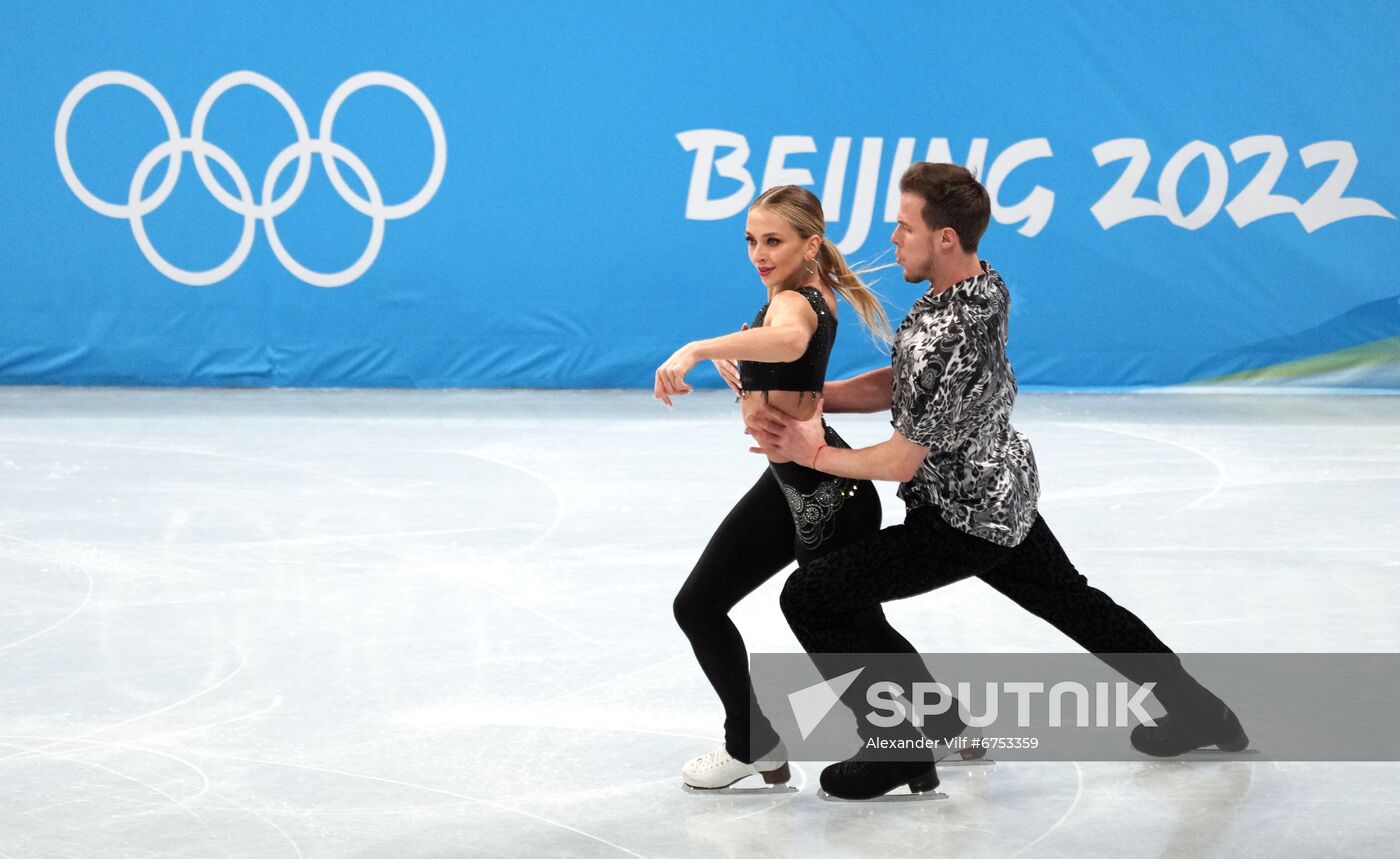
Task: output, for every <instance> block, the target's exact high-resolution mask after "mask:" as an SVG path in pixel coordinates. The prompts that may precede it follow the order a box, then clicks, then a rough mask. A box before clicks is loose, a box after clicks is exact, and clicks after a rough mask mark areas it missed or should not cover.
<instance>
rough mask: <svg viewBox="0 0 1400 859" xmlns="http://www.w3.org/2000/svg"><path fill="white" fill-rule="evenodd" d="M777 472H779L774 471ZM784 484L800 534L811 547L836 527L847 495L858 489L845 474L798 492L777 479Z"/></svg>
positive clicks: (784, 492) (822, 540)
mask: <svg viewBox="0 0 1400 859" xmlns="http://www.w3.org/2000/svg"><path fill="white" fill-rule="evenodd" d="M775 476H776V475H775ZM778 482H779V483H780V484H782V487H783V496H784V497H786V498H787V503H788V508H789V509H791V510H792V521H793V522H794V523H795V524H796V525H797V537H798V539H799V540H801V541H802V545H803V546H806V547H807V548H808V549H815V548H816V547H817V546H820V545H821V544H822V543H823V542H825V541H826V540H827V539H829V538H830V537H831V535H832V534H833V533H835V531H836V514H837V513H839V512H840V510H841V507H842V505H844V504H845V503H846V496H847V495H850V494H852V493H854V492H855V485H854V483H852V481H849V480H846V479H845V478H840V477H837V478H832V479H831V480H823V481H822V482H821V483H818V484H817V487H816V488H815V489H813V490H812V491H811V492H805V493H804V492H798V491H797V490H796V489H794V488H792V487H791V486H788V485H787V484H786V483H783V482H782V481H781V480H779V481H778Z"/></svg>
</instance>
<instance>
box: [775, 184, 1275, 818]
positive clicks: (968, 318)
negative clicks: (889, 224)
mask: <svg viewBox="0 0 1400 859" xmlns="http://www.w3.org/2000/svg"><path fill="white" fill-rule="evenodd" d="M900 191H901V197H900V206H899V221H898V224H897V225H896V227H895V231H894V235H893V236H892V237H891V241H892V242H893V243H894V245H895V248H896V255H895V260H896V262H897V263H898V264H899V265H900V266H901V267H902V268H903V270H904V279H905V280H906V281H908V282H910V283H920V282H922V281H928V282H929V288H928V291H927V292H926V293H925V294H924V295H923V297H922V298H920V299H919V300H918V301H916V302H915V303H914V306H913V308H912V309H911V310H910V311H909V315H908V316H907V317H906V318H905V319H904V321H903V323H902V324H901V325H900V327H899V330H898V331H897V332H896V333H895V341H894V349H893V355H892V366H891V367H887V368H884V369H880V370H874V371H872V372H869V373H865V374H863V375H860V376H857V377H855V378H852V379H847V380H844V381H840V382H833V383H829V384H828V385H827V386H826V390H825V392H824V408H825V410H826V411H830V412H876V411H883V410H884V409H890V411H891V414H892V418H893V420H892V424H893V426H894V433H893V434H892V435H891V436H890V439H889V440H888V441H885V442H882V443H880V444H877V445H874V446H871V447H866V448H860V449H854V450H846V449H838V448H834V447H828V446H827V445H826V444H825V443H824V441H825V440H824V438H823V435H822V431H821V415H820V413H818V415H817V416H815V417H814V418H812V419H811V420H808V421H796V420H792V419H791V418H788V417H787V416H785V415H783V414H781V413H776V412H773V411H765V412H761V413H759V414H757V415H756V416H754V417H753V418H751V420H750V423H749V426H748V430H747V431H748V432H749V433H750V434H752V435H753V436H754V438H755V439H756V440H757V441H758V443H759V445H760V446H759V447H758V448H755V449H754V450H755V451H773V452H776V453H778V454H781V455H782V456H784V457H787V458H789V459H791V460H792V461H794V462H798V463H801V464H803V465H807V466H810V467H812V468H814V469H816V470H818V471H824V472H826V473H828V474H833V475H839V476H843V477H851V478H857V479H871V480H896V481H899V482H900V484H901V485H900V488H899V496H900V497H901V498H902V499H904V502H905V505H906V507H907V512H906V517H905V521H904V524H902V525H895V526H892V527H889V528H885V529H883V530H882V531H881V532H880V533H879V534H878V535H877V536H875V537H872V538H870V539H867V540H864V541H862V542H859V543H856V544H854V545H852V546H848V547H846V548H844V549H841V550H838V551H836V552H832V553H830V554H828V555H826V556H824V557H822V558H820V559H818V560H815V561H812V562H810V563H808V564H806V565H804V566H803V567H801V568H800V569H798V570H797V571H796V572H794V573H793V574H792V576H791V577H790V578H789V579H788V581H787V585H786V586H785V587H784V588H783V593H782V608H783V613H784V614H785V615H786V616H787V619H788V622H789V623H790V624H791V625H792V629H793V631H794V632H795V633H796V635H797V638H798V640H799V641H801V643H802V646H803V647H804V648H806V650H807V651H808V652H809V653H868V652H872V648H871V646H870V645H869V644H868V643H867V642H873V641H876V640H880V641H884V640H887V639H885V638H876V637H875V636H872V635H870V634H869V630H870V629H871V628H872V626H873V625H875V624H878V623H882V622H884V619H883V613H882V612H881V603H883V602H885V601H887V600H893V599H903V598H905V597H910V596H914V595H916V594H921V593H925V592H927V591H931V590H934V589H935V588H939V587H942V586H943V585H946V584H949V583H951V582H955V581H958V580H960V579H964V578H967V577H968V576H977V577H978V578H980V579H981V580H982V581H984V582H986V583H987V584H989V585H991V586H992V587H993V588H995V589H996V590H998V591H1000V592H1001V593H1003V594H1005V595H1006V596H1008V597H1010V598H1011V599H1012V600H1013V601H1014V602H1016V604H1017V605H1020V606H1021V607H1022V608H1025V609H1026V610H1028V611H1030V612H1031V613H1032V614H1034V615H1036V616H1037V617H1040V618H1043V619H1044V620H1046V621H1049V622H1050V623H1051V624H1052V625H1053V626H1054V627H1055V628H1056V629H1058V630H1060V631H1061V632H1063V633H1065V634H1066V635H1068V636H1069V637H1070V638H1072V639H1074V640H1075V641H1076V642H1077V643H1078V644H1080V645H1081V646H1083V647H1084V648H1085V649H1086V650H1089V651H1090V652H1092V653H1095V654H1098V655H1100V657H1101V658H1102V659H1103V660H1104V661H1105V662H1107V663H1108V664H1109V665H1111V666H1112V667H1113V668H1114V669H1115V670H1117V671H1119V672H1120V673H1122V674H1123V675H1124V676H1126V677H1127V678H1128V679H1130V680H1132V681H1134V682H1136V683H1139V684H1143V683H1146V682H1149V681H1153V682H1155V683H1156V686H1155V689H1154V693H1155V694H1156V696H1157V700H1158V701H1159V702H1160V703H1161V704H1162V706H1163V707H1164V708H1165V709H1166V710H1167V716H1166V717H1164V718H1162V719H1159V720H1157V725H1156V726H1155V727H1147V726H1143V725H1139V726H1138V727H1137V728H1135V729H1134V730H1133V733H1132V744H1133V746H1134V747H1135V748H1137V749H1138V750H1139V751H1142V752H1144V753H1146V754H1150V755H1155V756H1161V757H1167V756H1173V755H1179V754H1182V753H1184V752H1187V751H1190V750H1192V749H1195V748H1199V747H1202V746H1208V745H1218V746H1219V747H1220V748H1221V749H1224V750H1227V751H1242V750H1243V749H1244V748H1245V747H1246V746H1247V745H1248V738H1247V737H1246V736H1245V733H1244V730H1243V729H1242V728H1241V726H1240V723H1239V720H1238V719H1237V718H1236V717H1235V714H1234V713H1233V712H1231V710H1230V709H1229V707H1227V706H1226V705H1225V704H1224V703H1223V702H1222V701H1221V700H1220V699H1219V698H1217V697H1215V696H1214V695H1212V694H1211V693H1210V692H1209V691H1207V690H1206V689H1205V688H1203V687H1202V686H1201V685H1200V684H1199V683H1197V682H1196V681H1195V680H1194V679H1193V678H1191V676H1190V675H1188V674H1187V673H1186V671H1185V670H1184V669H1183V668H1182V666H1181V662H1180V660H1179V659H1178V658H1177V657H1176V655H1175V654H1174V653H1172V651H1171V649H1170V648H1168V647H1167V646H1166V645H1165V644H1163V643H1162V641H1161V640H1160V639H1158V638H1157V636H1156V635H1154V634H1153V633H1152V630H1150V629H1148V628H1147V625H1146V624H1144V623H1143V622H1142V621H1141V620H1139V619H1138V618H1137V617H1136V616H1135V615H1134V614H1133V613H1132V612H1130V611H1128V610H1127V609H1125V608H1123V607H1122V606H1119V605H1117V604H1116V603H1114V601H1113V600H1112V599H1110V598H1109V597H1108V596H1107V595H1106V594H1104V593H1103V592H1101V591H1099V590H1096V589H1095V588H1092V587H1090V586H1089V583H1088V581H1087V580H1086V579H1085V578H1084V577H1083V576H1082V575H1080V574H1079V572H1078V571H1077V570H1075V568H1074V565H1073V564H1071V563H1070V561H1069V558H1068V557H1066V556H1065V553H1064V550H1063V549H1061V548H1060V544H1059V542H1058V541H1057V540H1056V539H1055V535H1054V534H1053V533H1051V531H1050V528H1049V526H1048V525H1046V524H1045V520H1044V519H1042V518H1041V517H1040V515H1039V514H1038V513H1037V512H1036V501H1037V499H1038V497H1039V494H1040V483H1039V477H1038V475H1037V473H1036V465H1035V457H1034V455H1033V454H1032V452H1031V446H1030V442H1029V441H1028V440H1027V439H1026V437H1025V436H1023V435H1021V434H1020V433H1019V432H1017V431H1016V430H1015V429H1014V428H1012V426H1011V423H1010V417H1011V408H1012V404H1013V403H1014V401H1015V397H1016V377H1015V375H1014V373H1013V372H1012V369H1011V363H1010V361H1008V360H1007V356H1006V326H1007V311H1008V303H1009V297H1008V293H1007V289H1006V285H1005V284H1004V283H1003V282H1002V279H1001V276H1000V275H999V274H997V272H996V271H995V270H993V269H992V268H990V267H989V266H988V265H987V264H986V263H985V262H982V261H980V260H979V259H978V256H977V244H978V241H979V240H980V239H981V237H982V234H983V232H985V230H986V228H987V223H988V220H989V218H990V215H991V205H990V200H989V198H988V196H987V191H986V189H985V188H983V187H982V185H981V184H980V183H979V182H978V181H977V179H976V178H975V177H973V175H972V174H971V173H969V172H968V171H967V170H965V169H964V168H962V167H958V166H955V165H951V164H930V163H926V162H921V163H918V164H914V165H913V166H911V167H910V168H909V169H908V171H906V172H905V174H904V176H903V178H902V179H901V181H900ZM1130 654H1132V655H1135V656H1130ZM891 679H895V678H891ZM904 688H906V689H908V688H910V686H909V685H907V684H906V685H904ZM926 730H927V729H926ZM930 737H931V738H933V739H938V737H934V736H933V735H932V734H931V735H930ZM931 776H932V782H933V783H934V784H937V778H936V776H934V775H933V762H932V755H931V753H930V754H929V756H928V757H926V758H923V759H920V760H901V761H886V760H869V759H862V757H861V756H860V755H857V756H856V758H853V759H852V760H849V761H843V762H840V763H836V764H833V765H831V766H829V767H827V768H826V769H825V770H823V771H822V775H821V784H822V787H823V788H824V789H825V790H826V791H827V792H828V793H829V794H831V795H833V796H837V797H841V798H844V799H871V798H875V797H878V796H881V795H883V794H885V793H888V792H889V791H890V790H893V789H894V788H896V787H898V786H899V785H901V784H911V787H912V786H914V785H918V786H920V787H922V788H923V789H928V788H927V786H928V784H929V781H930V777H931Z"/></svg>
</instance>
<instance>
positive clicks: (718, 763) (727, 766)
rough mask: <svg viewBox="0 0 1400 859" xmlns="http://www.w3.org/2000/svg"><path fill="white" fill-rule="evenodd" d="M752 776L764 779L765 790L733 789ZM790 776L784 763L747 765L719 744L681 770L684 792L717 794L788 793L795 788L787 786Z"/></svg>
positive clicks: (762, 788)
mask: <svg viewBox="0 0 1400 859" xmlns="http://www.w3.org/2000/svg"><path fill="white" fill-rule="evenodd" d="M751 775H760V776H763V781H764V784H765V785H766V786H765V787H747V788H743V787H734V786H733V785H734V784H735V783H736V782H740V781H743V780H744V779H746V778H748V777H749V776H751ZM791 777H792V776H791V773H790V772H789V770H788V765H787V761H754V762H753V763H751V764H746V763H744V762H743V761H740V760H735V759H734V757H732V756H731V755H730V754H729V751H728V750H727V749H725V747H724V743H720V744H719V745H718V746H716V747H715V748H714V749H712V750H711V751H710V752H709V754H704V755H701V756H700V757H698V758H694V759H692V760H689V761H686V764H685V766H683V767H681V778H683V779H684V780H685V785H684V787H685V789H686V790H691V791H704V792H716V793H790V792H792V791H795V790H796V789H797V788H794V787H789V786H788V783H787V782H788V779H790V778H791Z"/></svg>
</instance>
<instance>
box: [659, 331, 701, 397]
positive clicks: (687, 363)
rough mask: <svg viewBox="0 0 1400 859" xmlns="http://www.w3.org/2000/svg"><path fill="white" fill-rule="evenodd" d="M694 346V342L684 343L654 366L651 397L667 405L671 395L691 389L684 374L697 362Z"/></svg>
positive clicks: (686, 392)
mask: <svg viewBox="0 0 1400 859" xmlns="http://www.w3.org/2000/svg"><path fill="white" fill-rule="evenodd" d="M694 347H695V344H694V343H687V344H685V345H684V346H682V347H681V348H679V349H677V350H676V351H675V354H673V355H672V356H671V357H669V358H667V359H666V362H665V363H663V364H662V365H661V366H660V367H657V368H656V387H655V388H654V389H653V390H652V397H654V398H655V399H658V400H660V401H661V402H663V403H665V404H666V405H667V406H668V407H669V406H670V405H671V397H679V396H681V395H682V394H688V393H690V392H691V390H692V389H691V387H690V385H689V384H687V383H686V381H685V374H686V373H689V372H690V371H691V370H693V369H695V365H696V364H697V363H698V362H699V359H697V358H696V357H695V352H694Z"/></svg>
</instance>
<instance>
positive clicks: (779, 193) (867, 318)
mask: <svg viewBox="0 0 1400 859" xmlns="http://www.w3.org/2000/svg"><path fill="white" fill-rule="evenodd" d="M760 206H762V207H763V208H765V209H769V210H771V211H773V212H775V213H777V214H778V216H779V217H781V218H782V219H783V220H785V221H787V222H788V223H789V224H791V225H792V228H793V229H795V230H797V234H798V235H799V236H801V237H802V238H803V239H804V240H805V239H809V238H811V237H812V236H821V240H822V243H821V248H820V249H818V251H817V258H816V264H817V279H818V280H819V281H821V282H822V283H824V284H826V285H827V286H830V287H831V288H832V290H833V291H835V292H836V294H837V295H839V296H841V297H842V298H844V299H846V302H847V303H848V304H850V305H851V307H853V308H855V311H856V315H857V316H859V317H860V321H861V322H863V323H864V324H865V327H866V328H867V329H868V330H869V331H870V335H871V336H872V337H873V338H875V339H876V341H878V342H880V343H883V344H886V345H888V344H889V343H890V342H891V341H892V340H893V339H894V333H893V332H892V331H891V330H890V320H889V317H888V316H887V315H886V314H885V307H884V305H883V304H881V303H880V297H879V296H878V295H876V294H875V292H874V291H873V290H871V288H870V287H869V286H868V285H866V283H865V282H864V281H863V280H861V275H864V274H869V273H870V272H872V271H877V270H878V269H863V270H860V271H852V270H851V267H850V266H849V265H847V264H846V258H845V257H844V256H842V255H841V251H839V250H837V249H836V245H834V244H832V243H831V239H828V238H827V237H826V215H825V214H824V213H823V212H822V204H821V201H820V200H818V199H817V195H816V194H813V193H812V192H811V191H808V190H807V189H806V188H803V187H801V186H799V185H778V186H776V187H773V188H769V189H768V190H767V191H764V192H763V193H762V194H759V195H758V199H756V200H754V201H753V202H752V203H751V204H749V209H750V210H752V209H757V208H759V207H760ZM885 267H886V266H880V268H885Z"/></svg>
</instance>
